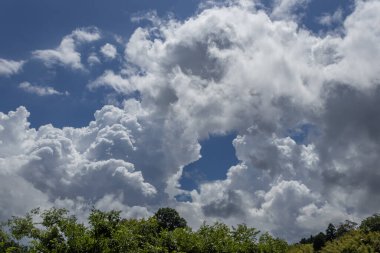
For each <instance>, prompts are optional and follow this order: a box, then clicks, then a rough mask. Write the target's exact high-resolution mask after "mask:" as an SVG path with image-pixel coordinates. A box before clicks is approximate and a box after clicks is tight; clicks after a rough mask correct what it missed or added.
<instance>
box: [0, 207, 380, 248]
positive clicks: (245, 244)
mask: <svg viewBox="0 0 380 253" xmlns="http://www.w3.org/2000/svg"><path fill="white" fill-rule="evenodd" d="M2 252H8V253H10V252H78V253H79V252H194V253H195V252H211V253H212V252H226V253H227V252H242V253H243V252H254V253H256V252H257V253H280V252H291V253H298V252H304V253H307V252H323V253H324V252H326V253H327V252H329V253H335V252H347V253H348V252H358V253H361V252H380V215H377V214H376V215H373V216H371V217H368V218H367V219H365V220H363V221H362V223H361V224H360V226H358V225H357V224H356V223H354V222H351V221H345V222H344V223H341V224H339V225H338V226H337V227H335V226H334V225H333V224H329V225H328V226H327V229H326V231H324V232H320V233H318V234H316V235H314V236H310V237H309V238H302V239H301V240H300V242H299V243H296V244H293V245H289V244H288V243H287V242H286V241H284V240H282V239H279V238H275V237H273V236H271V235H270V234H269V233H260V231H258V230H257V229H255V228H250V227H247V226H246V225H244V224H241V225H238V226H237V227H232V228H230V227H228V226H227V225H225V224H223V223H214V224H212V225H208V224H206V223H204V224H203V225H202V226H201V227H200V228H199V229H198V230H197V231H192V229H191V228H189V227H188V226H187V223H186V220H185V219H183V218H182V217H180V216H179V214H178V213H177V211H176V210H174V209H172V208H161V209H159V210H158V211H157V212H156V213H155V214H154V216H152V217H150V218H148V219H122V218H121V213H120V212H119V211H110V212H103V211H100V210H96V209H93V210H92V211H91V213H90V215H89V217H88V226H85V225H84V224H82V223H79V222H78V221H77V219H76V217H75V216H72V215H69V213H68V211H67V210H65V209H56V208H52V209H50V210H46V211H43V212H41V211H40V210H38V209H35V210H32V211H31V212H29V213H28V214H26V215H25V216H24V217H13V218H12V219H10V220H9V221H7V222H4V223H3V224H2V226H1V230H0V253H2Z"/></svg>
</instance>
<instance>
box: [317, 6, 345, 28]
mask: <svg viewBox="0 0 380 253" xmlns="http://www.w3.org/2000/svg"><path fill="white" fill-rule="evenodd" d="M318 22H319V23H320V24H321V25H325V26H331V25H334V24H336V23H339V24H341V23H342V22H343V10H342V9H340V8H339V9H337V10H336V11H335V12H334V13H332V14H328V13H325V14H323V15H322V16H321V17H319V18H318Z"/></svg>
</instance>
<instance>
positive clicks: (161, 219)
mask: <svg viewBox="0 0 380 253" xmlns="http://www.w3.org/2000/svg"><path fill="white" fill-rule="evenodd" d="M154 217H156V219H157V222H158V225H159V227H160V228H161V229H167V230H169V231H173V230H174V229H176V228H185V227H186V226H187V223H186V220H185V219H184V218H182V217H181V216H179V214H178V212H177V211H176V210H175V209H173V208H169V207H166V208H160V209H158V211H157V212H156V213H155V214H154Z"/></svg>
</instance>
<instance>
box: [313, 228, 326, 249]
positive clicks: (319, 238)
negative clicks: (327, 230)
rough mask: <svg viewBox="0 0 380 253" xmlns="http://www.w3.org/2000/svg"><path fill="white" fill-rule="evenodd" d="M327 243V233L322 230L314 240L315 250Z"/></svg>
mask: <svg viewBox="0 0 380 253" xmlns="http://www.w3.org/2000/svg"><path fill="white" fill-rule="evenodd" d="M325 243H326V235H325V234H324V233H322V232H320V233H319V234H317V235H316V236H315V237H314V242H313V248H314V250H315V251H319V250H321V249H322V248H323V246H325Z"/></svg>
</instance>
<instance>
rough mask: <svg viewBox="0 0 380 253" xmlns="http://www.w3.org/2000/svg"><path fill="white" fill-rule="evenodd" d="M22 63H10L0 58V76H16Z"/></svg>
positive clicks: (10, 61)
mask: <svg viewBox="0 0 380 253" xmlns="http://www.w3.org/2000/svg"><path fill="white" fill-rule="evenodd" d="M24 63H25V62H24V61H12V60H6V59H3V58H0V76H11V75H14V74H17V73H18V72H19V71H20V70H21V69H22V66H23V65H24Z"/></svg>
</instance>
